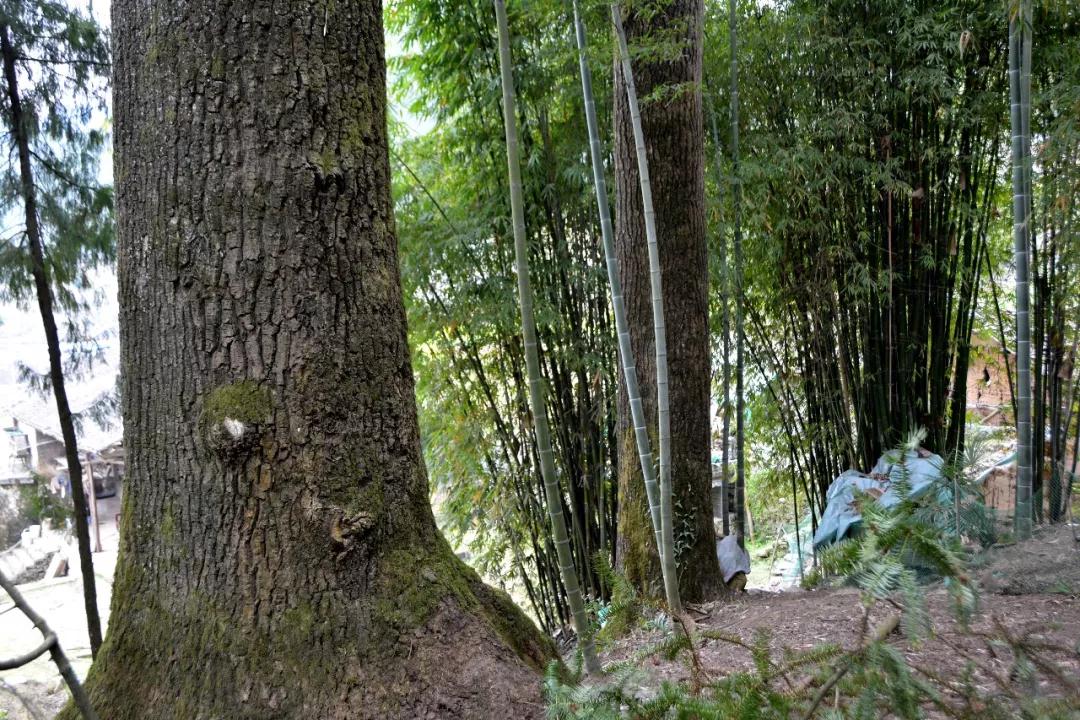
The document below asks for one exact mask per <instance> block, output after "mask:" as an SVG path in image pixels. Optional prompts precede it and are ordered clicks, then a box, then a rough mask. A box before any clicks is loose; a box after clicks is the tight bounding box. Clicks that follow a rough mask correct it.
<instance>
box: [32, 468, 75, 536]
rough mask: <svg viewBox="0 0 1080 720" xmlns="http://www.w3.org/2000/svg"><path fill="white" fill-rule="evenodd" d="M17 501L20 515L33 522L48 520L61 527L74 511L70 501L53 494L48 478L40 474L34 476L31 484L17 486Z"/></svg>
mask: <svg viewBox="0 0 1080 720" xmlns="http://www.w3.org/2000/svg"><path fill="white" fill-rule="evenodd" d="M19 502H20V505H21V511H22V515H23V516H24V517H26V518H27V519H29V520H31V521H32V522H33V523H35V524H41V523H42V522H43V521H45V520H48V521H49V522H50V523H52V525H53V526H54V527H62V526H63V525H64V523H65V522H66V521H67V520H70V519H71V518H72V517H73V513H74V511H73V510H72V507H71V501H70V500H64V499H62V498H61V497H60V496H59V495H55V494H53V492H52V491H51V490H50V489H49V482H48V480H46V479H45V478H43V477H42V476H40V475H35V476H34V482H33V483H32V484H30V485H20V486H19Z"/></svg>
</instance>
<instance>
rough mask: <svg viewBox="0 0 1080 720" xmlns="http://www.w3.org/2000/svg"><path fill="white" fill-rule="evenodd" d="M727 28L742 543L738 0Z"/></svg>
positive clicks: (731, 5)
mask: <svg viewBox="0 0 1080 720" xmlns="http://www.w3.org/2000/svg"><path fill="white" fill-rule="evenodd" d="M728 30H729V34H730V40H731V177H732V179H731V206H732V215H733V218H732V224H733V230H734V233H733V234H734V241H733V243H732V246H733V250H734V252H735V272H734V275H735V278H734V282H733V283H732V285H733V288H732V295H733V296H734V298H735V534H736V535H737V536H738V538H739V544H740V545H742V544H744V543H745V542H746V398H745V392H744V389H743V377H744V375H745V361H744V360H743V349H744V345H745V342H746V341H745V339H744V338H743V252H742V226H741V220H742V218H741V217H740V216H739V215H740V212H741V211H742V207H741V204H742V183H741V181H740V179H739V62H738V35H737V30H736V25H735V0H728Z"/></svg>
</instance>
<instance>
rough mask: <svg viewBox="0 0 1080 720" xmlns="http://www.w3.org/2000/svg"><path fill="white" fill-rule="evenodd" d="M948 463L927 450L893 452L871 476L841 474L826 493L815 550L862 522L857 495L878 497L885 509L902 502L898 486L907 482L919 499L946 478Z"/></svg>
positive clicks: (836, 540) (879, 461)
mask: <svg viewBox="0 0 1080 720" xmlns="http://www.w3.org/2000/svg"><path fill="white" fill-rule="evenodd" d="M944 468H945V461H944V460H942V458H941V456H940V455H935V454H934V453H932V452H929V451H927V450H923V449H922V448H920V449H918V450H908V451H906V452H905V451H901V450H890V451H889V452H887V453H885V454H884V455H882V456H881V458H879V459H878V461H877V464H876V465H874V469H873V471H872V472H871V473H870V474H869V475H867V474H866V473H861V472H859V471H858V470H847V471H846V472H843V473H841V474H840V475H839V476H838V477H837V478H836V479H835V480H833V481H832V484H831V485H829V489H828V491H827V492H826V493H825V502H826V504H825V512H824V514H823V515H822V516H821V520H820V521H819V523H818V529H817V532H816V533H815V534H814V549H815V550H818V549H821V548H823V547H825V546H826V545H831V544H833V543H835V542H839V541H840V540H843V539H844V538H845V537H847V536H848V534H849V533H850V532H851V531H852V529H853V528H854V527H856V526H857V525H858V524H859V523H861V522H862V514H861V513H859V510H858V508H857V507H856V504H855V496H856V493H863V494H866V495H870V496H871V497H873V498H876V500H877V502H879V503H880V504H882V505H884V506H885V507H891V506H893V505H896V504H897V503H899V502H900V495H899V494H898V493H897V491H896V484H897V483H898V482H899V481H900V480H903V479H905V477H906V479H907V482H908V485H909V487H910V496H911V497H918V496H919V495H921V494H922V493H924V492H926V490H927V489H928V488H929V487H930V486H931V485H932V484H933V483H934V482H935V481H937V480H940V479H941V478H942V477H943V476H944Z"/></svg>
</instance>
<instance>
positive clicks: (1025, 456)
mask: <svg viewBox="0 0 1080 720" xmlns="http://www.w3.org/2000/svg"><path fill="white" fill-rule="evenodd" d="M1028 2H1029V0H1021V9H1020V11H1019V13H1018V14H1017V15H1014V16H1013V17H1012V18H1010V21H1009V96H1010V103H1009V105H1010V120H1011V125H1012V183H1013V250H1014V253H1015V258H1016V385H1017V388H1016V405H1017V407H1016V435H1017V438H1016V440H1017V442H1016V445H1017V452H1016V457H1017V460H1016V463H1017V466H1016V510H1015V518H1014V520H1013V529H1014V531H1015V533H1016V536H1017V538H1018V539H1021V540H1023V539H1026V538H1028V537H1030V536H1031V521H1032V515H1031V512H1032V508H1031V454H1032V453H1031V441H1032V437H1031V325H1030V317H1029V288H1028V278H1029V271H1028V236H1029V231H1028V207H1029V203H1028V199H1027V196H1026V191H1027V183H1026V179H1027V172H1026V167H1027V162H1028V161H1027V158H1026V156H1025V154H1026V152H1027V151H1028V143H1027V139H1026V138H1025V137H1024V128H1025V127H1026V123H1025V122H1024V118H1023V114H1024V111H1025V109H1027V110H1030V108H1025V107H1024V105H1023V101H1022V95H1023V93H1022V91H1021V86H1022V80H1021V74H1022V72H1021V65H1022V60H1021V44H1022V42H1023V36H1024V33H1023V32H1022V31H1021V25H1022V24H1023V23H1024V22H1025V18H1026V16H1027V12H1026V11H1025V10H1024V6H1025V4H1027V3H1028ZM1024 54H1025V55H1027V57H1029V58H1030V53H1029V51H1028V50H1025V51H1024Z"/></svg>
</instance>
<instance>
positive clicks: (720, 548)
mask: <svg viewBox="0 0 1080 720" xmlns="http://www.w3.org/2000/svg"><path fill="white" fill-rule="evenodd" d="M716 559H717V560H718V561H719V562H720V572H721V573H723V575H724V583H725V584H727V583H729V582H731V578H733V577H735V575H736V574H737V573H744V574H746V575H749V574H750V553H748V552H746V550H745V549H744V548H741V547H739V540H738V538H736V537H735V536H734V535H725V536H724V538H723V539H721V540H717V541H716Z"/></svg>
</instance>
